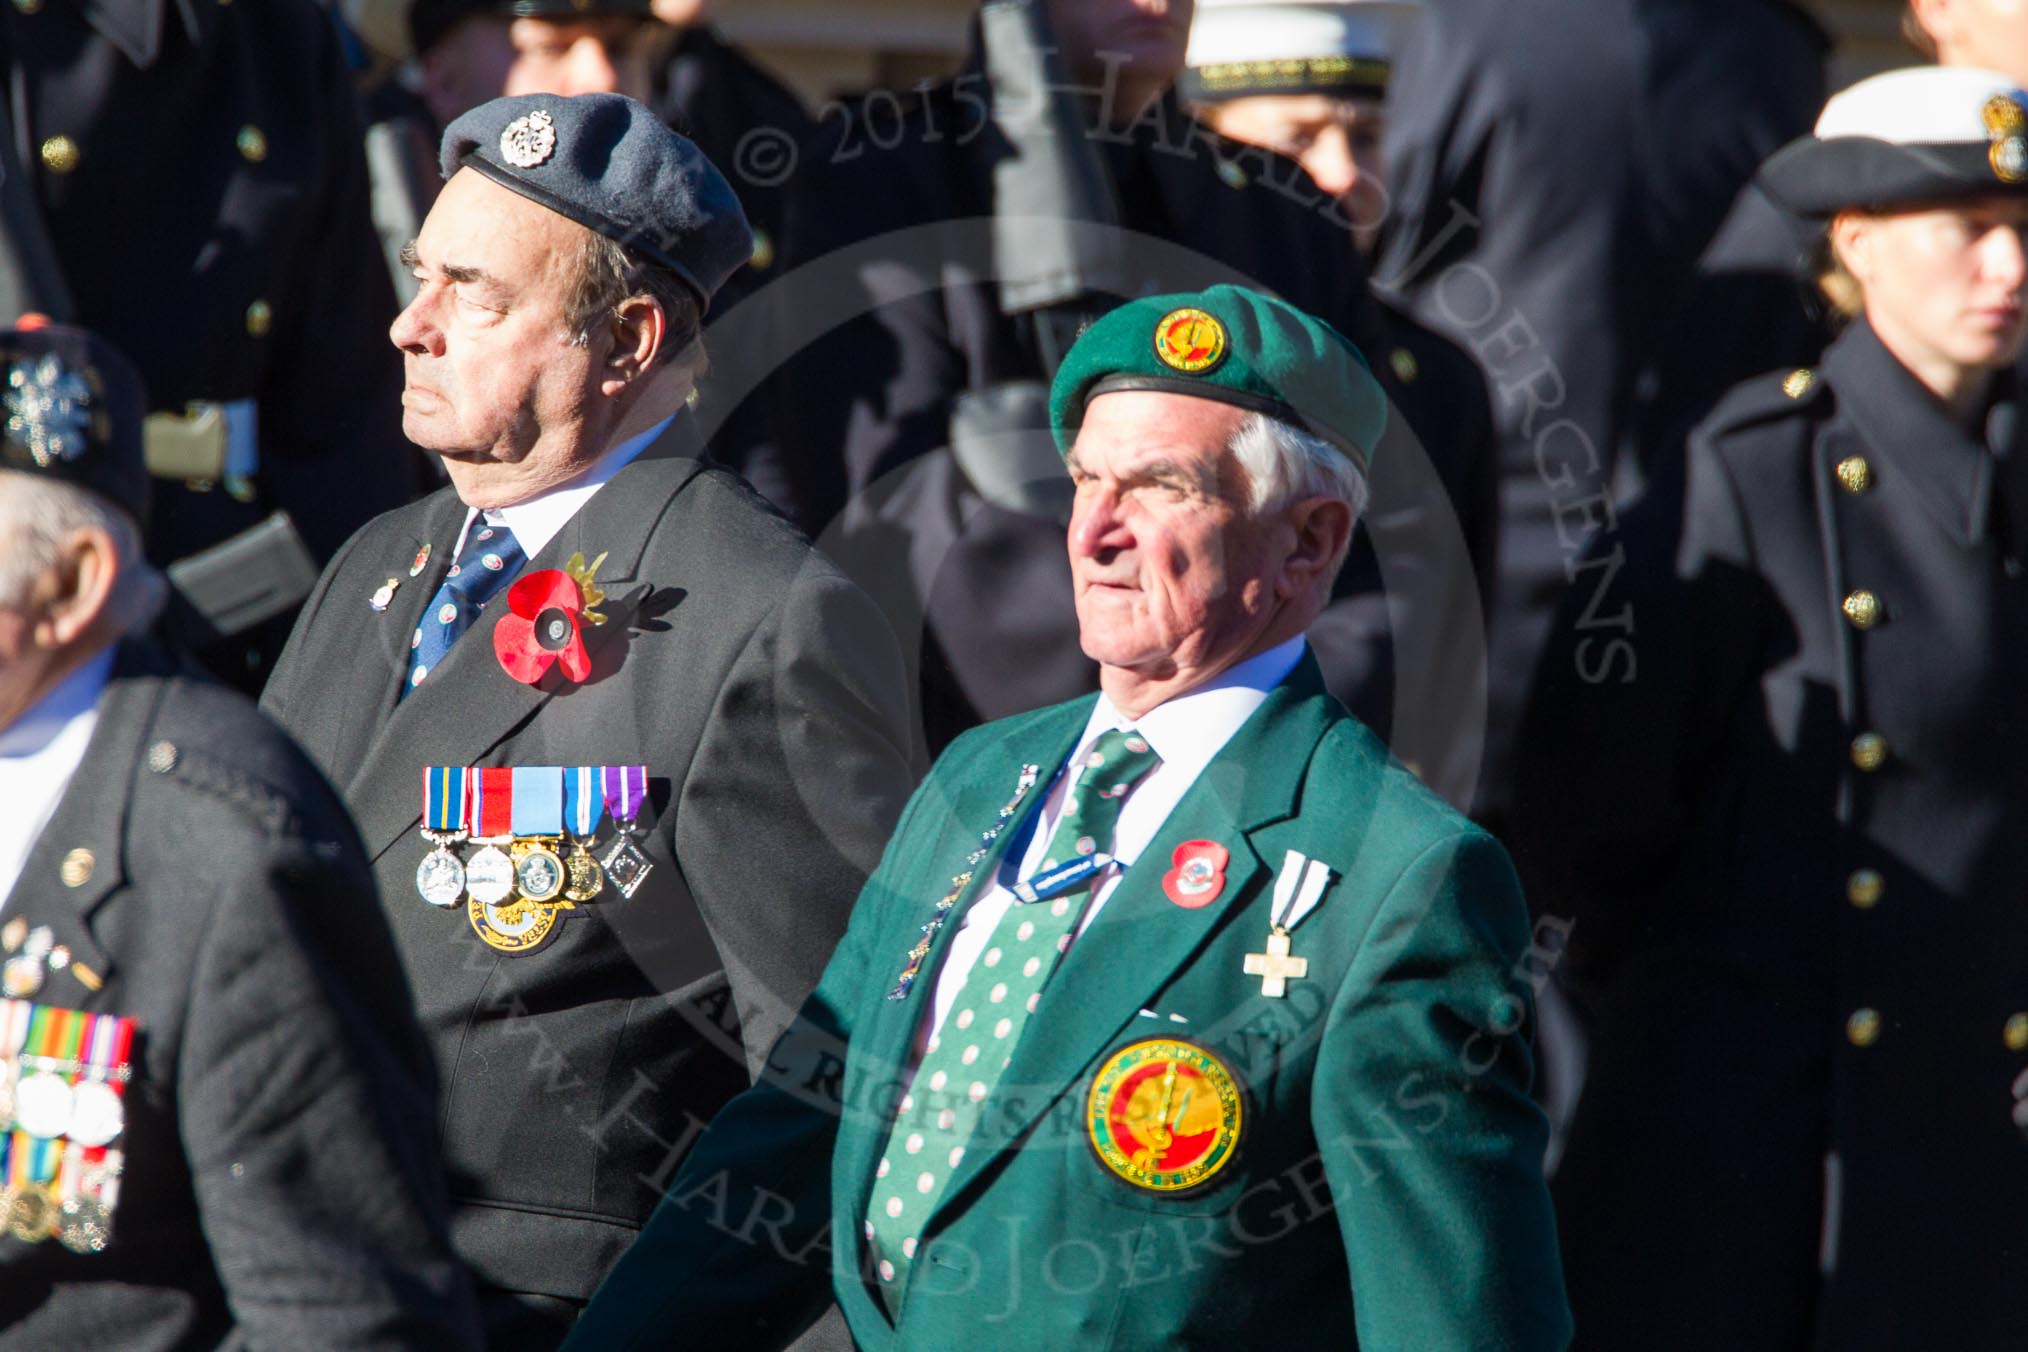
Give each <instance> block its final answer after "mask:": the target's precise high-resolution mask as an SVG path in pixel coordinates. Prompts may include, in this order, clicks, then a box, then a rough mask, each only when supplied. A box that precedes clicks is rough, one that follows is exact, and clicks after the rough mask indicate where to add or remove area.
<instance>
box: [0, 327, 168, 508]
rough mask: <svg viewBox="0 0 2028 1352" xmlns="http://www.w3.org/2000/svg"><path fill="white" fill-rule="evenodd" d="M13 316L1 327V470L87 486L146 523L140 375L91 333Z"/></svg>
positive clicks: (143, 400)
mask: <svg viewBox="0 0 2028 1352" xmlns="http://www.w3.org/2000/svg"><path fill="white" fill-rule="evenodd" d="M17 322H18V323H20V324H21V326H22V327H19V328H14V329H8V330H5V331H0V469H12V470H20V471H22V472H24V473H28V474H36V475H40V476H42V477H43V478H48V479H60V480H62V481H63V482H65V483H70V484H75V485H77V486H78V487H80V488H88V489H90V490H91V491H92V492H94V493H97V494H98V495H99V496H100V497H102V498H105V499H106V500H108V501H109V502H112V503H113V504H114V505H116V506H119V507H123V508H125V509H126V511H127V514H128V515H129V516H132V517H133V518H134V521H135V523H136V524H139V525H146V523H147V520H148V468H147V462H146V458H145V456H144V454H143V451H142V446H141V419H142V416H143V413H144V411H145V409H146V407H147V397H146V395H145V394H144V393H143V391H142V388H141V377H140V376H139V375H138V374H137V373H136V372H135V370H134V368H133V367H132V366H131V365H129V364H128V362H127V359H126V358H125V357H123V356H121V355H120V353H119V352H118V351H116V350H115V349H114V348H113V345H112V344H111V343H108V342H107V341H106V340H105V339H103V338H101V337H99V336H98V335H97V334H95V333H90V332H87V331H86V330H84V329H76V328H71V327H70V326H68V325H65V324H49V323H36V322H34V321H33V320H31V319H30V318H29V317H28V316H25V315H24V316H23V317H22V318H21V319H20V320H19V321H17Z"/></svg>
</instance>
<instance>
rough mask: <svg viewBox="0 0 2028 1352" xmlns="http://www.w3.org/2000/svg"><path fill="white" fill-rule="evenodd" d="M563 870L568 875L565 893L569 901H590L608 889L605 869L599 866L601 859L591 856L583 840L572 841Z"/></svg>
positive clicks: (564, 888)
mask: <svg viewBox="0 0 2028 1352" xmlns="http://www.w3.org/2000/svg"><path fill="white" fill-rule="evenodd" d="M563 871H564V874H565V875H566V881H565V883H564V887H563V895H564V898H565V899H566V900H568V901H590V900H591V899H592V898H593V897H595V896H597V895H598V894H599V893H601V892H603V891H605V890H606V875H605V871H604V870H603V869H601V868H600V867H599V861H598V860H596V859H594V858H592V857H591V851H589V850H587V849H585V847H584V842H583V841H582V840H573V841H571V842H570V853H569V854H568V855H567V856H565V858H564V861H563Z"/></svg>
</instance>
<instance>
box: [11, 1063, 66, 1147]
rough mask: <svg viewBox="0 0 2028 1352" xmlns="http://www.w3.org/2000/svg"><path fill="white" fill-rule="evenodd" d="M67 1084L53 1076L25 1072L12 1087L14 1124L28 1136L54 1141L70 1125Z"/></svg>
mask: <svg viewBox="0 0 2028 1352" xmlns="http://www.w3.org/2000/svg"><path fill="white" fill-rule="evenodd" d="M71 1101H72V1099H71V1091H70V1086H69V1085H68V1084H66V1083H64V1081H63V1080H62V1078H61V1077H59V1076H56V1075H48V1074H43V1073H40V1072H37V1073H35V1074H30V1075H24V1076H22V1077H21V1081H20V1083H18V1084H16V1085H15V1086H14V1125H15V1126H17V1127H19V1128H20V1129H21V1130H22V1131H25V1132H27V1133H28V1134H29V1135H30V1136H35V1137H39V1138H40V1139H42V1140H45V1141H53V1140H55V1139H56V1138H57V1137H59V1136H61V1135H63V1133H64V1131H65V1130H66V1129H67V1128H68V1127H69V1126H70V1110H71Z"/></svg>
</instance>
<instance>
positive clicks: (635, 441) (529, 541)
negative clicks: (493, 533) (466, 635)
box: [451, 413, 676, 563]
mask: <svg viewBox="0 0 2028 1352" xmlns="http://www.w3.org/2000/svg"><path fill="white" fill-rule="evenodd" d="M675 420H676V415H675V414H673V413H672V414H670V415H669V416H668V417H666V418H664V419H662V421H661V422H658V423H656V424H655V425H654V426H653V427H651V428H649V429H648V430H647V431H645V432H643V433H641V434H640V435H639V436H637V437H628V438H627V439H626V440H625V441H623V442H621V443H620V444H619V445H617V446H615V447H613V448H612V449H611V450H610V451H607V452H606V453H605V454H604V455H602V456H600V457H599V458H598V459H596V460H594V461H592V463H591V464H590V466H589V467H587V468H586V469H585V471H584V472H583V473H582V474H579V475H578V476H577V477H576V478H574V479H570V480H568V481H566V482H564V483H560V484H558V485H557V486H556V487H554V488H552V489H550V490H549V491H548V492H546V493H542V494H539V495H538V496H536V497H533V498H530V499H529V500H528V501H526V502H517V503H515V504H514V505H513V506H512V507H488V508H487V509H486V510H485V512H484V513H483V515H484V516H485V518H486V524H487V525H489V526H505V527H506V528H507V529H508V530H511V531H513V532H514V539H515V542H516V543H518V544H519V545H520V546H521V552H522V553H523V554H525V555H527V556H528V557H529V558H531V559H532V558H534V557H535V556H536V555H537V554H540V553H541V552H542V547H543V546H544V545H546V544H548V543H549V542H550V541H551V540H554V539H555V538H556V535H557V532H558V531H560V530H562V529H563V528H564V527H565V526H567V525H569V524H570V519H571V518H572V517H574V516H576V515H577V514H578V511H579V509H580V508H582V507H583V506H584V505H585V504H586V503H587V502H590V501H591V499H592V494H594V493H596V492H598V491H599V490H600V489H601V488H604V487H605V486H606V483H607V481H608V480H610V479H611V478H612V477H613V476H614V475H615V474H618V473H619V472H620V471H621V470H623V469H625V468H626V467H627V466H628V465H629V464H630V463H632V461H633V459H634V457H635V456H638V455H639V454H640V453H641V452H642V451H645V450H647V449H648V444H649V443H650V442H652V441H654V440H655V438H656V437H659V436H661V435H662V433H663V432H664V431H665V430H666V429H667V428H668V426H669V424H670V423H672V422H674V421H675ZM480 515H481V512H480V511H479V509H478V508H477V507H467V508H466V509H465V526H464V529H463V530H460V531H459V532H458V543H457V545H456V547H454V548H453V549H452V550H451V557H452V558H454V559H455V558H457V557H458V555H460V554H462V553H464V551H465V534H466V532H468V531H470V530H471V529H472V522H473V521H474V520H475V519H477V518H478V517H479V516H480ZM586 562H587V563H588V562H590V560H589V559H587V560H586Z"/></svg>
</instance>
